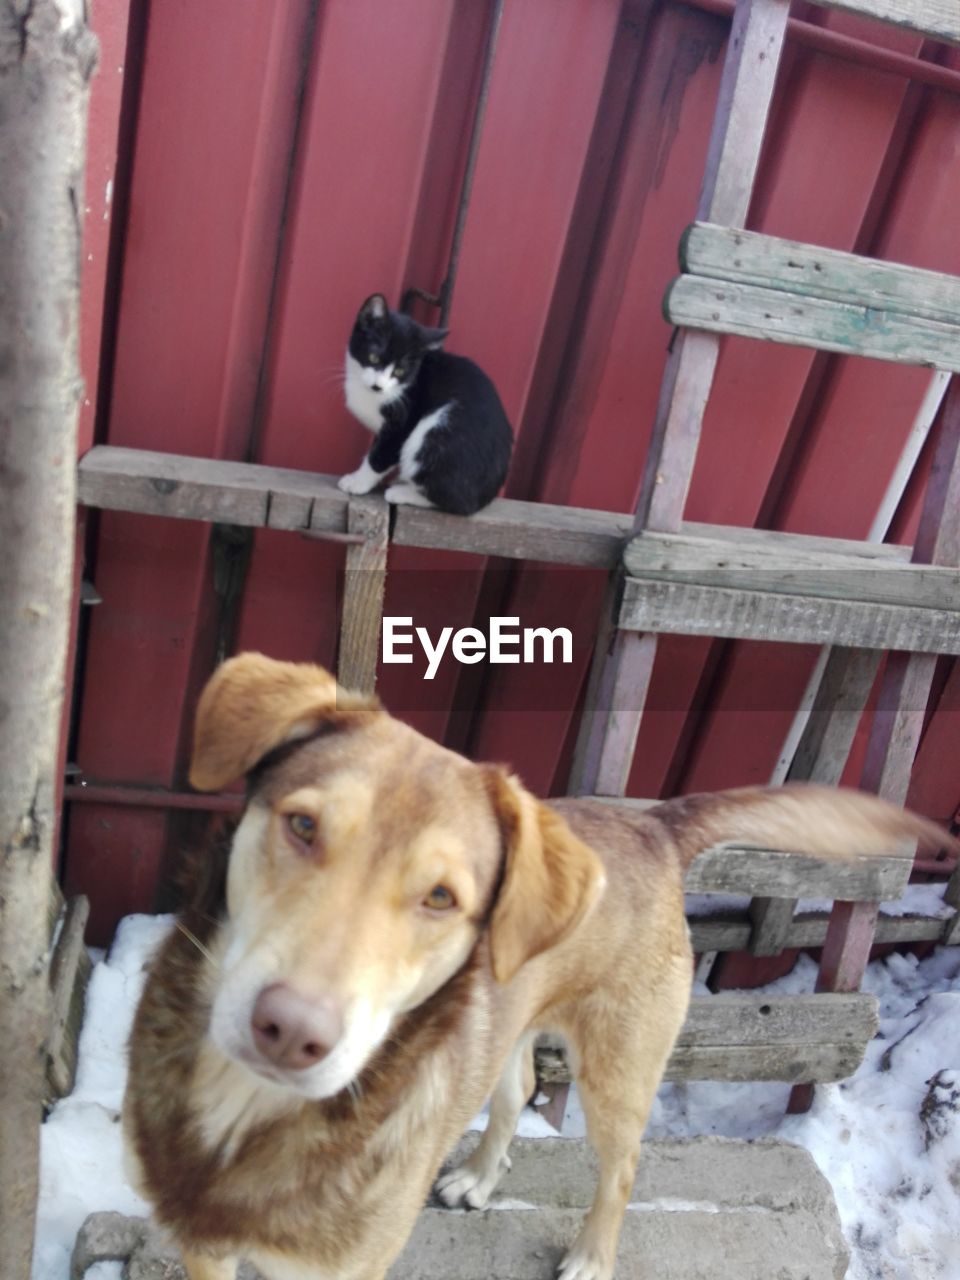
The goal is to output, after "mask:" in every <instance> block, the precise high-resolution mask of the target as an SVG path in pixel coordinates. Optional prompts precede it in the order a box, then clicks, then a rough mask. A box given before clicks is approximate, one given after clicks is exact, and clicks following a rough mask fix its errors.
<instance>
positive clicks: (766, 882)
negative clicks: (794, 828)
mask: <svg viewBox="0 0 960 1280" xmlns="http://www.w3.org/2000/svg"><path fill="white" fill-rule="evenodd" d="M801 835H802V833H800V832H798V840H799V839H800V837H801ZM912 869H913V845H912V844H910V845H902V846H901V848H900V849H899V850H891V852H890V855H889V856H884V857H859V858H850V859H845V860H842V861H840V860H838V861H833V860H831V859H828V858H815V857H812V856H810V855H808V854H804V853H802V852H800V851H797V852H793V853H789V852H785V851H779V850H772V849H756V848H748V847H743V846H738V845H723V846H718V847H716V848H713V849H706V850H704V852H703V853H701V854H699V855H698V856H697V857H696V858H694V860H693V862H692V863H691V864H690V867H689V870H688V871H687V876H686V880H685V882H684V889H685V890H686V892H687V893H728V894H736V893H753V894H756V895H757V897H770V898H843V899H845V900H846V901H848V902H861V901H866V902H870V901H873V900H874V899H880V900H882V901H886V902H894V901H896V900H897V899H898V898H900V897H902V895H903V891H904V889H905V888H906V887H907V883H908V881H909V879H910V872H911V870H912Z"/></svg>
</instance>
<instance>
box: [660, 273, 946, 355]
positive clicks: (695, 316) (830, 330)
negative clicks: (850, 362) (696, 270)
mask: <svg viewBox="0 0 960 1280" xmlns="http://www.w3.org/2000/svg"><path fill="white" fill-rule="evenodd" d="M664 314H665V316H666V318H667V319H668V320H669V321H670V322H671V323H672V324H679V325H689V326H690V327H691V328H694V329H699V330H706V331H708V332H711V333H732V334H739V335H740V336H742V337H746V338H758V339H761V340H763V341H768V342H782V343H786V344H787V345H789V346H799V347H813V348H815V349H817V350H819V351H836V352H838V353H839V354H841V355H860V356H870V357H871V358H873V359H875V360H892V361H895V362H896V363H899V364H917V365H927V366H929V367H930V368H934V369H951V370H953V371H954V372H956V371H957V370H960V326H957V325H947V324H940V323H938V322H937V321H935V320H924V319H920V318H916V317H913V316H907V315H902V314H899V313H897V312H893V311H882V310H874V309H872V308H870V307H859V306H853V305H851V304H849V303H842V302H828V301H826V300H825V299H822V298H808V297H801V296H798V295H796V294H790V293H784V292H782V291H781V290H776V289H761V288H758V287H757V286H756V285H746V284H733V283H727V282H719V281H716V280H707V279H704V278H701V277H699V276H680V277H678V279H676V280H675V281H674V282H673V284H671V285H670V287H669V289H668V290H667V294H666V297H665V298H664Z"/></svg>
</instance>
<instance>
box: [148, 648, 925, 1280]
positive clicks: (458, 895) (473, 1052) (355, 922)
mask: <svg viewBox="0 0 960 1280" xmlns="http://www.w3.org/2000/svg"><path fill="white" fill-rule="evenodd" d="M244 776H246V777H247V779H248V788H249V791H248V796H249V799H248V804H247V807H246V811H245V813H244V816H243V818H242V820H241V822H240V824H239V826H238V828H237V830H236V833H235V835H234V837H233V841H232V848H231V851H230V858H229V868H228V871H227V878H226V892H225V902H224V901H221V903H220V904H219V905H214V906H213V908H212V910H208V911H207V912H206V913H205V912H204V911H203V910H200V911H194V912H193V913H192V915H190V916H189V917H188V919H187V920H186V921H185V922H184V925H183V928H182V930H181V931H175V932H174V933H173V934H172V935H171V937H170V938H169V939H168V941H167V942H166V944H165V946H164V947H163V948H162V950H161V951H160V953H159V955H158V957H157V959H156V961H155V962H154V964H153V966H152V969H151V972H150V975H149V978H148V981H147V987H146V990H145V993H144V996H143V1000H142V1002H141V1004H140V1008H139V1011H138V1013H137V1018H136V1022H135V1025H134V1030H133V1035H132V1039H131V1047H130V1082H129V1086H128V1090H127V1097H126V1102H125V1106H124V1123H125V1131H126V1137H127V1146H128V1151H129V1154H130V1157H131V1172H132V1174H133V1176H134V1180H135V1182H136V1184H137V1185H138V1186H139V1187H140V1189H141V1190H142V1192H143V1193H144V1195H145V1196H146V1197H147V1198H148V1199H149V1200H150V1201H151V1202H152V1204H153V1205H154V1208H155V1211H156V1215H157V1217H158V1218H159V1219H160V1221H161V1222H163V1223H165V1224H166V1225H167V1226H168V1227H169V1228H171V1229H172V1231H173V1233H174V1234H175V1236H176V1238H177V1240H178V1242H179V1244H180V1246H181V1248H182V1251H183V1256H184V1260H185V1263H186V1268H187V1272H188V1275H189V1276H190V1280H232V1277H233V1276H234V1272H235V1265H236V1258H237V1257H238V1256H240V1255H242V1256H245V1257H247V1258H249V1259H250V1260H251V1261H252V1262H253V1263H254V1264H255V1265H256V1266H257V1267H258V1268H259V1269H260V1270H261V1271H262V1273H263V1274H264V1276H266V1277H268V1280H382V1278H383V1277H384V1276H385V1275H386V1272H387V1269H388V1267H389V1266H390V1263H391V1262H392V1261H393V1259H394V1258H395V1257H396V1255H397V1254H398V1253H399V1252H400V1250H401V1249H402V1247H403V1245H404V1243H405V1241H406V1239H407V1236H408V1235H409V1232H410V1230H411V1228H412V1226H413V1223H414V1221H415V1219H416V1217H417V1213H418V1211H419V1210H420V1207H421V1205H422V1204H423V1202H424V1199H425V1197H426V1195H427V1192H428V1190H429V1188H430V1183H431V1180H432V1179H433V1178H434V1177H435V1175H436V1172H437V1170H438V1168H439V1167H440V1164H441V1162H442V1160H443V1158H444V1156H445V1155H446V1153H447V1152H448V1150H449V1149H450V1147H451V1146H452V1145H453V1143H454V1142H455V1140H456V1139H457V1138H458V1137H459V1135H460V1133H461V1132H462V1131H463V1129H464V1128H465V1126H466V1125H467V1124H468V1122H469V1121H470V1119H471V1117H472V1116H473V1115H475V1113H476V1112H477V1111H478V1109H479V1108H480V1107H481V1106H482V1104H483V1103H484V1101H485V1100H486V1099H487V1098H488V1097H489V1096H490V1095H491V1093H492V1100H491V1106H490V1121H489V1127H488V1128H487V1130H486V1133H485V1134H484V1136H483V1138H482V1140H481V1141H480V1144H479V1146H478V1147H477V1149H476V1151H475V1152H474V1154H473V1155H472V1156H471V1157H470V1159H469V1160H468V1162H467V1164H466V1165H465V1166H464V1167H463V1168H461V1169H458V1170H457V1171H455V1172H454V1173H451V1174H449V1175H448V1176H446V1177H445V1178H444V1179H442V1181H441V1183H440V1184H439V1187H438V1190H439V1194H440V1195H441V1197H442V1198H443V1200H445V1201H446V1203H447V1204H449V1205H456V1204H467V1205H471V1206H475V1207H479V1206H482V1205H484V1204H485V1203H486V1202H487V1200H488V1198H489V1196H490V1194H491V1192H492V1191H493V1189H494V1187H495V1186H496V1183H497V1180H498V1178H499V1176H500V1174H501V1172H502V1170H503V1169H504V1168H505V1167H506V1163H507V1161H506V1151H507V1146H508V1143H509V1141H510V1138H511V1136H512V1133H513V1130H514V1126H515V1124H516V1121H517V1117H518V1115H519V1112H520V1110H521V1108H522V1106H523V1104H524V1102H525V1101H526V1100H527V1098H529V1096H530V1094H531V1091H532V1089H533V1085H534V1077H533V1060H532V1046H533V1040H534V1037H535V1036H536V1034H537V1033H538V1032H541V1031H544V1030H550V1031H554V1032H560V1033H562V1034H563V1035H564V1036H565V1037H566V1039H567V1041H568V1044H569V1046H570V1052H571V1057H572V1062H573V1066H574V1070H575V1073H576V1077H577V1081H578V1086H579V1090H580V1096H581V1098H582V1102H583V1107H584V1111H585V1113H586V1119H587V1125H588V1130H589V1135H590V1139H591V1141H592V1143H593V1145H594V1146H595V1148H596V1150H597V1152H598V1154H599V1157H600V1176H599V1184H598V1187H597V1193H596V1198H595V1201H594V1204H593V1207H592V1209H591V1210H590V1212H589V1214H588V1215H587V1217H586V1220H585V1222H584V1225H583V1228H582V1230H581V1232H580V1234H579V1236H578V1237H577V1239H576V1241H575V1242H574V1243H573V1245H572V1247H571V1248H570V1250H569V1252H568V1254H567V1256H566V1258H565V1259H564V1261H563V1263H562V1265H561V1267H560V1272H559V1274H560V1276H561V1277H562V1280H610V1277H611V1276H612V1275H613V1267H614V1256H615V1253H616V1246H617V1237H618V1233H619V1230H620V1223H621V1219H622V1217H623V1212H624V1208H625V1206H626V1203H627V1198H628V1195H629V1192H630V1188H631V1186H632V1183H633V1176H634V1169H635V1165H636V1162H637V1156H638V1153H639V1149H640V1138H641V1135H642V1134H643V1130H644V1126H645V1124H646V1121H647V1114H648V1111H649V1109H650V1105H651V1102H652V1101H653V1097H654V1093H655V1091H656V1088H657V1086H658V1084H659V1082H660V1079H661V1076H662V1074H663V1071H664V1067H665V1065H666V1062H667V1058H668V1057H669V1054H670V1050H671V1048H672V1046H673V1043H674V1040H675V1038H676V1036H677V1033H678V1031H679V1030H680V1027H681V1025H682V1024H683V1021H684V1017H685V1015H686V1011H687V1001H688V995H689V989H690V978H691V952H690V944H689V939H688V934H687V928H686V922H685V920H684V913H683V875H684V869H685V867H686V866H687V865H688V863H689V862H690V860H691V859H692V857H693V856H694V855H695V854H696V853H697V852H699V851H700V850H702V849H703V848H705V847H707V846H709V845H715V844H719V843H722V842H724V841H729V840H732V839H734V838H737V839H741V840H748V841H750V842H757V843H758V844H761V845H766V846H768V847H773V848H777V847H780V848H790V847H791V846H796V845H797V844H798V843H800V844H802V848H803V850H804V851H805V852H808V853H816V854H827V855H831V854H832V855H835V856H838V857H843V856H850V855H852V854H854V853H857V854H862V853H868V852H870V851H871V850H874V851H878V852H880V851H886V850H889V849H890V848H891V847H892V846H893V845H894V844H896V843H897V842H898V841H899V840H900V839H902V838H904V837H911V838H920V839H929V840H933V841H935V842H939V843H943V842H944V833H943V832H942V831H940V829H939V828H938V827H936V826H934V825H933V824H932V823H928V822H926V821H925V820H923V819H920V818H917V817H914V816H912V815H909V814H905V813H902V812H901V811H900V810H897V809H894V808H892V807H891V806H889V805H887V804H884V803H883V802H881V801H879V800H877V799H875V798H872V797H870V796H867V795H864V794H861V793H857V792H842V791H834V790H830V789H826V788H816V787H808V788H796V789H786V790H779V791H765V790H762V789H760V788H756V789H748V790H743V791H733V792H726V793H722V794H718V795H713V796H700V797H688V798H686V799H681V800H675V801H670V802H668V803H665V804H662V805H659V806H657V807H656V808H654V809H651V810H649V811H647V812H645V813H637V814H636V816H631V817H629V818H625V817H623V816H622V814H621V813H620V812H617V811H614V810H611V809H610V808H608V807H607V806H605V805H603V804H600V803H597V802H593V801H589V800H563V801H557V802H553V803H551V804H550V805H545V804H542V803H541V802H540V801H538V800H536V799H534V797H533V796H531V795H530V794H528V793H527V792H526V791H524V790H523V788H522V787H521V786H520V785H519V784H518V782H517V781H516V780H515V779H513V778H511V777H510V776H508V775H507V774H506V773H504V772H503V771H502V770H501V769H499V768H496V767H494V766H489V765H475V764H471V763H470V762H468V761H467V760H465V759H463V758H462V757H460V756H458V755H455V754H453V753H452V752H450V751H446V750H444V749H443V748H442V747H439V746H437V745H436V744H435V743H433V742H430V741H428V740H427V739H426V738H423V737H421V736H420V734H418V733H416V732H415V731H414V730H412V729H410V728H408V727H407V726H405V725H403V724H401V723H399V722H398V721H396V720H393V719H392V718H391V717H390V716H389V715H387V714H386V712H384V711H383V710H382V709H381V708H380V707H379V705H378V704H377V703H376V702H375V701H372V700H368V699H363V698H359V697H357V696H355V695H352V694H348V693H344V692H342V691H338V689H337V686H336V684H335V682H334V680H333V678H332V677H331V676H330V675H328V674H327V672H325V671H323V670H321V669H320V668H319V667H314V666H305V665H304V666H301V665H294V664H291V663H282V662H274V661H272V660H270V659H268V658H264V657H262V656H260V655H258V654H245V655H243V656H241V657H238V658H234V659H232V660H231V661H229V662H227V663H225V664H224V665H223V666H222V667H221V668H220V669H219V670H218V671H217V672H216V674H215V675H214V676H213V678H212V679H211V681H210V683H209V684H208V685H207V688H206V690H205V692H204V694H203V697H202V698H201V701H200V706H199V711H198V714H197V726H196V741H195V748H194V757H193V766H192V772H191V779H192V781H193V783H194V785H195V786H197V787H199V788H200V789H202V790H214V789H217V788H220V787H223V786H225V785H227V784H228V783H231V782H233V781H234V780H236V779H239V778H242V777H244ZM498 1081H499V1083H498ZM455 1274H456V1265H455V1263H452V1264H451V1275H455Z"/></svg>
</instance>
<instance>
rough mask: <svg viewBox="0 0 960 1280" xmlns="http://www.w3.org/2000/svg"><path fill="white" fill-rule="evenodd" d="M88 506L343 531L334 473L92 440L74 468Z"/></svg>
mask: <svg viewBox="0 0 960 1280" xmlns="http://www.w3.org/2000/svg"><path fill="white" fill-rule="evenodd" d="M77 480H78V491H77V501H78V502H80V503H83V504H84V505H86V506H88V507H102V508H105V509H107V510H110V511H130V512H135V513H137V514H140V515H153V516H170V517H173V518H176V519H181V520H206V521H216V522H217V523H222V524H239V525H248V526H249V525H252V526H254V527H255V528H271V529H310V528H313V529H315V530H321V529H330V530H335V531H345V530H346V527H347V508H348V504H349V499H348V497H347V495H346V494H345V493H342V492H341V491H340V490H339V489H338V488H337V485H336V481H335V479H334V477H333V476H321V475H311V474H310V473H309V472H307V471H292V470H289V469H287V468H283V467H261V466H258V465H256V464H254V463H247V462H226V461H224V460H222V459H217V458H187V457H183V456H181V455H179V454H173V453H156V452H153V451H152V450H149V449H120V448H116V447H114V446H112V445H97V446H95V447H94V448H93V449H91V450H90V451H89V452H88V453H86V454H85V455H84V456H83V457H82V458H81V459H80V463H79V467H78V470H77Z"/></svg>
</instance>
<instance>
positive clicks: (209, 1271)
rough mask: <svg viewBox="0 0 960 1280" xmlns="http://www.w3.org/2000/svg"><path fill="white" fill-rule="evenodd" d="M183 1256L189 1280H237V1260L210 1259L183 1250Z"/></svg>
mask: <svg viewBox="0 0 960 1280" xmlns="http://www.w3.org/2000/svg"><path fill="white" fill-rule="evenodd" d="M181 1256H182V1257H183V1266H184V1270H185V1271H186V1273H187V1276H188V1280H236V1277H237V1259H236V1258H210V1257H207V1256H206V1255H203V1254H199V1253H191V1252H190V1251H189V1250H187V1249H183V1250H181Z"/></svg>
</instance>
